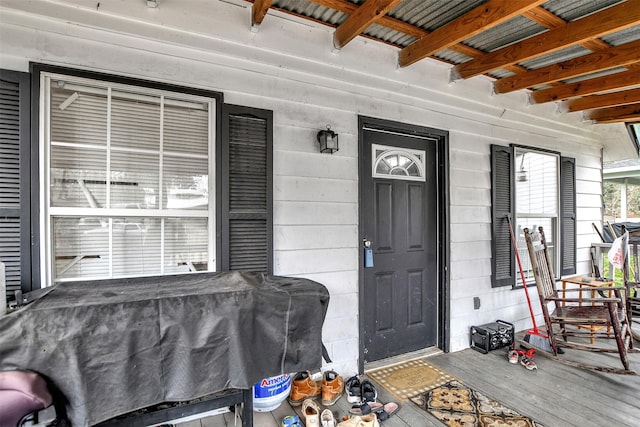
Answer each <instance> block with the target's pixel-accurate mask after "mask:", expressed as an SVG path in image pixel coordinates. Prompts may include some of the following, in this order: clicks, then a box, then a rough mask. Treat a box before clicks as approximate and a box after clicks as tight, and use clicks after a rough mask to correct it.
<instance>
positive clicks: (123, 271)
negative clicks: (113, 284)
mask: <svg viewBox="0 0 640 427" xmlns="http://www.w3.org/2000/svg"><path fill="white" fill-rule="evenodd" d="M161 221H162V220H161V219H160V218H113V248H112V251H113V277H123V276H135V275H144V274H160V272H161V271H160V268H161V262H160V260H161V248H162V245H161V239H160V236H161V227H160V226H161Z"/></svg>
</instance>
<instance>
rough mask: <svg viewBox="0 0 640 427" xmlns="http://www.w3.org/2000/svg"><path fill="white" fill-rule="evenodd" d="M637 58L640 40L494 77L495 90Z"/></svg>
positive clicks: (522, 86) (535, 83)
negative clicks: (525, 70) (502, 76)
mask: <svg viewBox="0 0 640 427" xmlns="http://www.w3.org/2000/svg"><path fill="white" fill-rule="evenodd" d="M638 61H640V40H638V41H634V42H629V43H625V44H622V45H620V46H616V47H612V48H609V49H607V50H600V51H598V52H594V53H592V54H589V55H584V56H580V57H577V58H574V59H569V60H568V61H563V62H559V63H557V64H551V65H548V66H546V67H542V68H538V69H535V70H531V71H527V72H525V73H520V74H516V75H515V76H510V77H505V78H502V79H500V80H497V81H495V82H494V84H493V88H494V91H495V93H508V92H513V91H516V90H519V89H525V88H530V87H533V86H538V85H541V84H545V83H549V82H555V81H558V80H566V79H570V78H573V77H579V76H583V75H586V74H591V73H595V72H598V71H602V70H607V69H610V68H615V67H622V66H626V65H628V64H632V63H634V62H638Z"/></svg>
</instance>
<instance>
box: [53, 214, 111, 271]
mask: <svg viewBox="0 0 640 427" xmlns="http://www.w3.org/2000/svg"><path fill="white" fill-rule="evenodd" d="M52 223H53V235H54V245H55V247H54V248H53V253H54V277H55V280H60V279H71V278H80V277H84V278H88V277H92V278H104V277H109V220H108V219H107V218H90V217H88V218H79V217H73V218H54V219H53V222H52Z"/></svg>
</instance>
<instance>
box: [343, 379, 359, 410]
mask: <svg viewBox="0 0 640 427" xmlns="http://www.w3.org/2000/svg"><path fill="white" fill-rule="evenodd" d="M344 389H345V391H346V392H347V402H349V403H360V401H361V400H362V399H361V390H360V380H359V379H358V377H357V376H355V375H354V376H353V377H351V378H349V379H348V380H347V382H346V383H345V385H344Z"/></svg>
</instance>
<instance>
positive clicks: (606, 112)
mask: <svg viewBox="0 0 640 427" xmlns="http://www.w3.org/2000/svg"><path fill="white" fill-rule="evenodd" d="M585 117H586V118H587V119H589V120H593V121H594V122H596V123H620V122H632V121H637V120H640V104H630V105H625V106H622V107H611V108H601V109H599V110H590V111H588V112H586V114H585Z"/></svg>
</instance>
